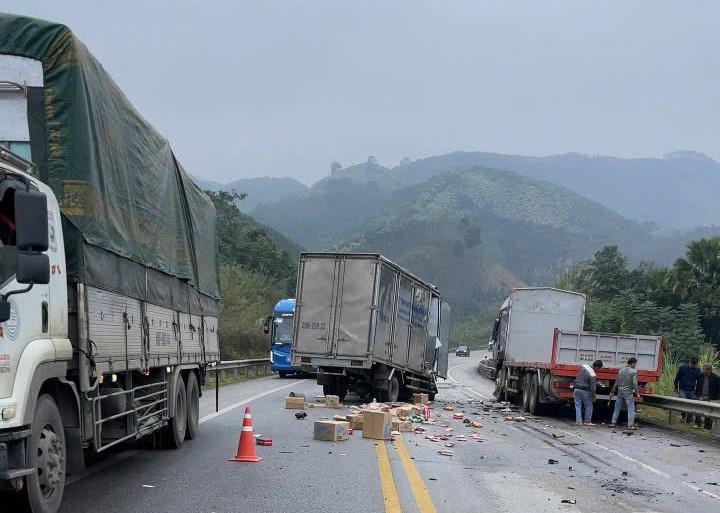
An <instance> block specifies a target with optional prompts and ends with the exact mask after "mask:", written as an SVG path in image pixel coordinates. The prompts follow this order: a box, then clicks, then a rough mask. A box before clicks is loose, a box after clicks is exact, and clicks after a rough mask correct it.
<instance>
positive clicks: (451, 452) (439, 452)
mask: <svg viewBox="0 0 720 513" xmlns="http://www.w3.org/2000/svg"><path fill="white" fill-rule="evenodd" d="M438 454H439V455H441V456H452V455H453V454H455V453H453V451H445V450H442V451H438Z"/></svg>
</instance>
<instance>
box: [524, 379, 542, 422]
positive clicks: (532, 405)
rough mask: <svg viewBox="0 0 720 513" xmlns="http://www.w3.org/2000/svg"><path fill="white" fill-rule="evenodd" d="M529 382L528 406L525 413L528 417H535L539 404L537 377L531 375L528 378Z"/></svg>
mask: <svg viewBox="0 0 720 513" xmlns="http://www.w3.org/2000/svg"><path fill="white" fill-rule="evenodd" d="M529 378H530V380H529V383H528V385H529V386H528V388H529V390H528V404H527V408H526V411H527V412H528V413H529V414H530V415H535V413H536V412H537V411H538V410H539V404H538V403H539V402H540V397H539V393H540V386H539V384H538V377H537V375H536V374H533V375H531V376H529Z"/></svg>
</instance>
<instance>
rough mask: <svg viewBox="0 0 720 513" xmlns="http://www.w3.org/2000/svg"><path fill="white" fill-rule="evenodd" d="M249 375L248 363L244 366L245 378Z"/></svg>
mask: <svg viewBox="0 0 720 513" xmlns="http://www.w3.org/2000/svg"><path fill="white" fill-rule="evenodd" d="M249 377H250V366H249V365H248V366H246V367H245V378H249Z"/></svg>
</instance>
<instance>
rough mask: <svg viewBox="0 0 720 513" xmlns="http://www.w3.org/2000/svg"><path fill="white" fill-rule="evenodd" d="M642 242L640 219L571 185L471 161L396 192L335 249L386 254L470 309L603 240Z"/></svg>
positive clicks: (547, 275)
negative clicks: (587, 196) (475, 165)
mask: <svg viewBox="0 0 720 513" xmlns="http://www.w3.org/2000/svg"><path fill="white" fill-rule="evenodd" d="M642 240H646V241H649V240H650V236H649V235H648V233H647V232H646V231H645V230H644V229H643V228H642V227H640V226H639V225H638V224H636V223H634V222H632V221H629V220H627V219H625V218H623V217H622V216H620V215H618V214H616V213H615V212H613V211H611V210H609V209H607V208H605V207H602V206H600V205H598V204H596V203H593V202H591V201H589V200H587V199H585V198H583V197H581V196H579V195H577V194H575V193H573V192H571V191H568V190H567V189H563V188H561V187H558V186H557V185H554V184H551V183H548V182H542V181H539V180H533V179H530V178H527V177H523V176H520V175H517V174H515V173H510V172H507V171H498V170H491V169H482V168H473V169H466V170H461V171H453V172H449V173H445V174H442V175H440V176H436V177H435V178H432V179H431V180H429V181H426V182H424V183H421V184H419V185H416V186H414V187H411V188H409V189H405V190H402V191H399V192H397V193H396V194H395V195H394V196H393V197H392V198H391V199H390V200H389V201H388V203H387V205H386V207H385V208H384V209H382V210H381V211H379V212H377V213H376V214H374V215H373V216H372V217H371V218H370V219H369V220H368V221H367V222H365V223H364V224H363V226H362V227H361V229H360V233H359V235H355V236H352V237H349V238H345V239H344V240H343V241H341V242H340V243H338V244H337V248H336V249H339V250H344V251H371V252H380V253H383V254H386V255H387V256H389V257H390V258H392V259H394V260H396V261H397V262H398V263H400V264H401V265H403V266H405V267H407V268H409V269H412V270H413V271H414V272H416V273H418V274H420V275H421V276H423V277H425V279H427V280H429V281H431V282H434V283H436V284H437V285H438V286H439V287H440V290H441V291H443V293H444V294H445V295H446V296H447V297H448V298H449V300H450V301H451V302H453V303H454V306H455V308H456V311H458V312H459V313H460V314H461V315H472V314H473V313H475V312H476V311H478V310H479V309H481V308H482V307H483V306H485V305H487V304H488V302H489V301H494V300H496V299H498V298H499V297H500V296H502V295H504V294H505V293H506V292H507V290H508V289H509V288H511V287H513V286H517V285H521V284H547V283H552V282H553V281H554V279H555V278H556V277H557V276H559V275H560V274H562V272H563V271H564V269H565V268H566V267H568V266H572V265H574V264H576V263H577V262H579V261H580V260H582V259H585V258H588V257H590V256H591V255H592V254H593V253H594V252H595V251H597V250H598V249H600V248H602V247H603V246H604V245H606V244H610V243H614V244H620V245H623V244H630V243H633V244H637V243H638V242H639V241H642Z"/></svg>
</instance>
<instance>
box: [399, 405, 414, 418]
mask: <svg viewBox="0 0 720 513" xmlns="http://www.w3.org/2000/svg"><path fill="white" fill-rule="evenodd" d="M416 411H417V409H416V408H415V406H412V405H409V404H407V405H405V406H401V407H400V408H398V413H397V415H398V417H409V416H410V415H415V412H416Z"/></svg>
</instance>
